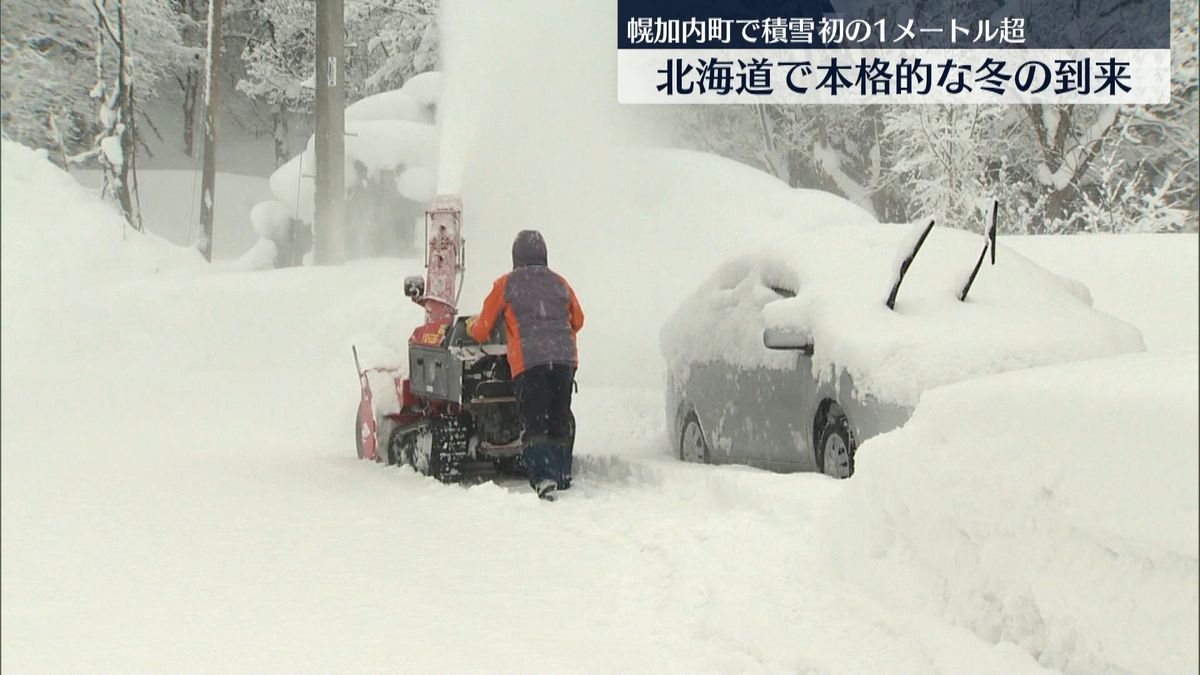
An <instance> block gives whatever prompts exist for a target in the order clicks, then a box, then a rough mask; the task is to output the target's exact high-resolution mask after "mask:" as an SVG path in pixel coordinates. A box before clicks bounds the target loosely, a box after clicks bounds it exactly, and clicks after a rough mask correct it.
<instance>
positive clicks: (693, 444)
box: [679, 412, 712, 464]
mask: <svg viewBox="0 0 1200 675" xmlns="http://www.w3.org/2000/svg"><path fill="white" fill-rule="evenodd" d="M679 459H681V460H683V461H685V462H698V463H703V464H711V463H712V453H711V452H709V449H708V441H707V440H705V438H704V429H701V428H700V419H699V418H698V417H696V413H694V412H693V413H688V416H687V418H686V419H684V421H683V429H681V430H680V432H679Z"/></svg>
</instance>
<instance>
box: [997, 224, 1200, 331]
mask: <svg viewBox="0 0 1200 675" xmlns="http://www.w3.org/2000/svg"><path fill="white" fill-rule="evenodd" d="M1004 241H1005V242H1007V243H1008V244H1009V245H1011V246H1012V247H1013V248H1015V249H1017V250H1018V251H1020V252H1021V253H1023V254H1025V255H1027V256H1029V257H1030V258H1031V259H1032V260H1033V261H1034V262H1037V263H1038V264H1040V265H1043V266H1045V267H1046V268H1047V269H1050V270H1053V271H1054V272H1057V273H1060V274H1068V275H1070V276H1072V277H1074V278H1076V279H1079V280H1080V281H1083V282H1084V283H1086V284H1087V285H1088V288H1089V289H1091V292H1092V295H1093V296H1094V297H1095V299H1096V308H1097V309H1100V310H1102V311H1105V312H1108V313H1110V314H1112V315H1113V316H1118V317H1120V318H1122V319H1125V320H1126V321H1129V322H1130V323H1132V324H1134V325H1135V326H1137V327H1138V329H1139V330H1141V331H1142V335H1143V336H1145V338H1146V346H1147V347H1148V348H1149V349H1151V350H1155V351H1158V350H1162V351H1176V352H1192V351H1195V350H1196V345H1197V344H1198V343H1200V302H1197V295H1198V294H1200V242H1198V241H1197V235H1195V234H1079V235H1072V236H1068V237H1063V236H1045V235H1042V236H1023V237H1006V238H1005V239H1004Z"/></svg>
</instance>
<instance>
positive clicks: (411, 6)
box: [237, 0, 438, 165]
mask: <svg viewBox="0 0 1200 675" xmlns="http://www.w3.org/2000/svg"><path fill="white" fill-rule="evenodd" d="M246 11H247V12H249V13H251V14H252V15H253V16H254V17H255V21H254V23H255V24H256V25H257V26H258V27H259V29H258V30H255V31H253V32H251V33H249V34H247V36H246V37H247V39H246V43H245V49H244V50H243V52H242V59H243V60H244V62H245V67H246V73H245V75H244V77H242V78H241V79H240V80H239V81H238V83H237V88H238V89H239V90H241V91H242V92H245V93H246V94H247V95H249V96H250V97H251V98H253V99H255V100H257V101H261V102H263V103H265V104H267V105H268V106H269V107H270V109H271V117H272V126H273V132H274V133H273V135H274V138H275V161H276V164H277V165H278V164H282V163H283V162H285V161H287V159H288V157H289V156H290V155H289V152H288V148H287V145H286V140H287V115H288V113H296V112H304V113H307V112H309V111H310V110H311V108H312V105H313V96H314V94H315V79H314V71H313V68H314V61H315V58H316V31H315V28H316V26H315V14H314V7H313V4H312V2H311V1H309V0H251V1H250V2H248V4H247V8H246ZM436 16H437V2H436V0H347V2H346V3H345V26H346V35H347V38H346V82H345V83H346V100H347V101H355V100H358V99H360V98H362V97H363V96H366V95H368V94H371V93H375V92H379V91H388V90H391V89H396V88H399V87H400V86H401V85H402V84H403V83H404V82H406V81H408V79H409V78H411V77H412V76H413V75H416V74H419V73H423V72H426V71H430V70H435V69H436V68H437V64H438V61H437V45H438V41H437V30H436V26H435V20H436Z"/></svg>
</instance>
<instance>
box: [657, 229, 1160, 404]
mask: <svg viewBox="0 0 1200 675" xmlns="http://www.w3.org/2000/svg"><path fill="white" fill-rule="evenodd" d="M921 229H922V228H921V227H911V226H908V225H879V224H865V225H864V224H843V225H827V224H820V223H819V222H814V223H813V224H812V225H810V226H808V227H803V228H792V229H790V230H788V231H776V232H774V233H772V234H771V235H770V236H772V237H773V238H774V241H773V242H772V246H771V248H770V250H764V251H762V252H759V253H756V254H751V255H746V256H743V257H740V258H735V259H734V260H733V261H732V262H730V263H728V264H727V265H726V266H725V267H723V268H722V269H721V270H720V271H718V272H717V273H716V274H714V275H713V276H711V277H710V278H709V279H708V281H707V282H705V283H704V284H703V285H702V286H701V287H700V289H699V290H697V291H696V292H695V293H693V294H692V296H691V297H690V298H689V299H688V300H687V301H685V302H684V303H683V304H681V305H680V307H679V308H678V309H677V310H676V311H675V312H674V313H673V314H672V315H671V316H670V318H668V320H667V321H666V323H665V325H664V327H663V330H662V342H661V344H662V349H663V353H664V355H665V356H666V357H667V360H668V362H669V363H670V364H672V365H673V366H676V367H682V366H683V365H685V364H686V363H688V362H705V361H714V360H722V359H723V360H732V361H733V362H735V363H740V364H743V365H745V366H746V367H756V366H768V367H791V366H792V365H793V364H794V363H795V358H794V355H792V354H788V353H779V352H772V351H770V350H767V349H764V348H763V346H762V333H763V330H764V329H766V328H768V327H772V328H779V329H782V330H788V331H795V332H804V333H807V334H809V335H811V337H812V338H813V341H814V347H815V353H814V354H813V358H812V367H813V369H814V372H815V373H816V374H818V375H820V376H822V377H826V378H830V377H833V376H834V375H835V374H837V373H840V372H841V371H842V370H845V371H846V372H848V373H849V375H850V376H851V378H852V379H853V381H854V383H855V387H856V393H857V394H858V395H859V396H868V395H869V396H873V397H876V398H878V399H880V400H885V401H889V402H893V403H897V404H900V405H908V406H911V405H914V404H915V403H916V402H917V399H918V398H919V397H920V395H921V392H923V391H925V390H927V389H929V388H932V387H935V386H939V385H943V384H948V383H951V382H958V381H961V380H964V379H967V378H970V377H976V376H979V375H986V374H991V373H998V372H1004V371H1008V370H1014V369H1018V368H1025V367H1030V366H1038V365H1047V364H1052V363H1061V362H1065V361H1075V360H1080V359H1087V358H1094V357H1099V356H1110V355H1115V354H1122V353H1126V352H1133V351H1141V350H1143V349H1144V345H1143V343H1142V339H1141V336H1140V334H1139V333H1138V331H1137V329H1136V328H1134V327H1133V326H1130V325H1128V324H1126V323H1124V322H1122V321H1120V320H1117V319H1115V318H1113V317H1110V316H1108V315H1106V314H1104V313H1102V312H1099V311H1096V310H1094V309H1093V308H1092V307H1091V298H1090V296H1089V295H1088V293H1087V289H1086V287H1084V286H1083V285H1082V284H1080V283H1079V282H1076V281H1074V280H1069V279H1065V278H1063V277H1059V276H1057V275H1055V274H1052V273H1050V272H1048V271H1046V270H1044V269H1042V268H1041V267H1038V266H1037V265H1035V264H1034V263H1032V262H1030V261H1029V260H1028V259H1026V258H1025V257H1024V256H1022V255H1020V254H1018V253H1016V252H1015V251H1012V250H1011V249H1008V248H1007V247H1004V246H1001V247H1000V248H999V250H998V254H997V256H996V264H995V265H994V266H993V265H985V267H984V268H983V269H982V270H980V273H979V276H978V277H977V278H976V281H975V284H974V285H973V286H972V288H971V292H970V295H969V296H968V298H967V302H960V301H959V300H958V297H957V295H958V292H959V290H960V288H961V285H962V280H963V278H964V277H965V276H966V273H969V271H970V269H971V267H972V265H973V264H974V262H975V260H976V258H977V257H978V255H979V251H980V247H981V245H982V242H983V240H982V238H981V237H979V236H977V235H973V234H970V233H967V232H963V231H960V230H953V229H949V228H937V227H935V228H934V229H933V231H932V232H931V233H930V234H929V236H928V238H927V239H926V240H925V244H924V246H923V248H922V249H921V252H920V254H919V255H918V256H917V258H916V259H915V260H914V262H913V264H912V266H911V267H910V268H909V273H908V275H907V276H906V277H905V281H904V284H903V286H902V287H901V289H900V294H899V299H898V301H897V303H896V308H895V310H894V311H892V310H889V309H888V308H887V306H886V304H885V303H884V301H885V299H886V298H887V295H888V291H889V290H890V287H891V284H892V281H893V277H894V274H895V269H896V266H897V265H896V262H895V261H896V258H897V257H899V255H900V254H899V253H898V252H899V251H902V250H904V251H907V250H910V249H911V246H912V238H913V237H914V233H916V234H919V232H920V230H921ZM771 287H782V288H783V289H785V290H786V291H788V292H791V293H795V297H792V298H784V297H782V296H781V295H779V294H778V293H776V292H774V291H772V290H771Z"/></svg>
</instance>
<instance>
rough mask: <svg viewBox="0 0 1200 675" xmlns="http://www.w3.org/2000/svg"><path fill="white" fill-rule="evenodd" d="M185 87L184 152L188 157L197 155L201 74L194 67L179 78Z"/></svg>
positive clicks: (180, 83)
mask: <svg viewBox="0 0 1200 675" xmlns="http://www.w3.org/2000/svg"><path fill="white" fill-rule="evenodd" d="M179 86H180V88H181V89H183V152H184V153H185V154H187V156H188V157H195V156H196V101H197V100H198V99H199V96H198V94H199V92H200V74H199V73H198V72H196V71H195V70H193V69H188V71H187V73H186V74H185V75H184V76H183V77H182V78H179Z"/></svg>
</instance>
